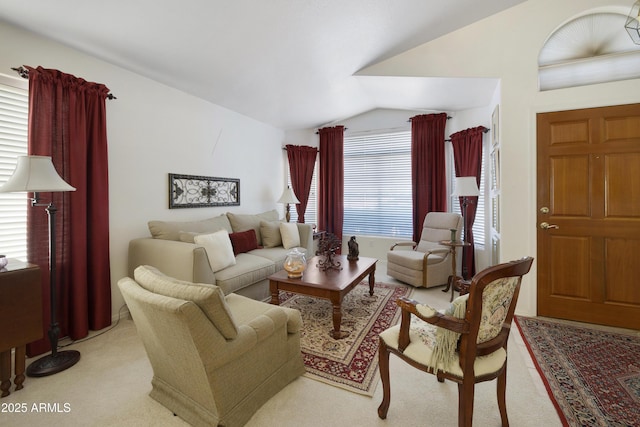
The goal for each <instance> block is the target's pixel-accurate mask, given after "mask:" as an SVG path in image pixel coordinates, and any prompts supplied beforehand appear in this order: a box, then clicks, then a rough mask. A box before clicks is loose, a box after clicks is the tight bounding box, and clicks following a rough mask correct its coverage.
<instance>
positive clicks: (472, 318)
mask: <svg viewBox="0 0 640 427" xmlns="http://www.w3.org/2000/svg"><path fill="white" fill-rule="evenodd" d="M532 263H533V258H531V257H526V258H522V259H520V260H517V261H511V262H508V263H504V264H499V265H496V266H493V267H489V268H487V269H485V270H483V271H481V272H479V273H478V274H476V275H475V276H474V277H473V279H472V281H471V285H470V287H469V291H470V292H469V299H468V301H467V309H466V315H465V319H466V321H467V322H468V324H469V333H468V334H463V336H462V338H461V340H460V355H461V359H462V355H463V353H465V352H467V354H469V353H468V352H471V354H474V355H475V356H481V355H484V354H489V353H491V352H493V351H495V350H496V349H498V348H500V347H506V345H507V340H508V338H509V330H510V325H511V322H512V320H513V315H514V312H515V308H516V304H517V302H518V295H519V292H520V284H521V282H522V276H524V275H525V274H527V273H528V272H529V270H530V269H531V264H532ZM473 359H474V357H470V358H467V362H470V363H472V361H473Z"/></svg>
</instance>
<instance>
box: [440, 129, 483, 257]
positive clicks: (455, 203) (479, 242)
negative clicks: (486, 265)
mask: <svg viewBox="0 0 640 427" xmlns="http://www.w3.org/2000/svg"><path fill="white" fill-rule="evenodd" d="M482 144H483V147H482V170H481V172H480V188H479V190H480V196H478V207H477V208H476V219H475V221H474V222H473V228H472V229H473V241H474V244H475V246H476V247H478V246H484V244H485V240H486V231H485V230H486V225H485V217H486V215H485V191H484V188H485V173H484V171H485V169H486V168H485V167H484V161H485V154H484V152H485V149H484V139H483V141H482ZM449 152H450V156H451V159H452V164H453V147H452V146H451V143H449ZM455 177H456V171H455V167H452V168H451V182H454V180H455ZM451 192H453V191H450V193H451ZM450 199H451V211H453V212H455V213H459V214H462V211H461V209H460V199H459V198H458V197H450Z"/></svg>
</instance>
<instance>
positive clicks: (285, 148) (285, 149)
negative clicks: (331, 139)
mask: <svg viewBox="0 0 640 427" xmlns="http://www.w3.org/2000/svg"><path fill="white" fill-rule="evenodd" d="M312 148H313V147H312ZM282 149H283V150H284V151H287V147H282ZM316 151H318V152H319V151H320V150H318V149H317V148H316Z"/></svg>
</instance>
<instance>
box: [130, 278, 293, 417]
mask: <svg viewBox="0 0 640 427" xmlns="http://www.w3.org/2000/svg"><path fill="white" fill-rule="evenodd" d="M134 277H135V280H133V279H131V278H129V277H126V278H123V279H121V280H120V281H119V282H118V286H119V287H120V290H121V291H122V295H123V296H124V299H125V302H126V303H127V306H128V307H129V311H130V312H131V316H132V317H133V321H134V323H135V325H136V327H137V329H138V334H139V336H140V338H141V339H142V342H143V344H144V347H145V350H146V352H147V356H148V357H149V361H150V362H151V367H152V368H153V379H152V380H151V384H152V390H151V392H150V396H151V397H152V398H153V399H155V400H157V401H158V402H160V403H161V404H162V405H164V406H165V407H167V408H168V409H169V410H170V411H172V412H173V413H174V414H175V415H178V416H179V417H180V418H182V419H183V420H185V421H186V422H188V423H189V424H191V425H194V426H216V425H224V426H227V427H228V426H242V425H244V424H245V423H246V422H247V421H248V420H249V419H250V418H251V417H252V416H253V414H254V413H255V412H256V411H257V410H258V409H259V408H260V407H261V406H262V405H263V404H264V403H265V402H266V401H267V400H269V398H271V397H272V396H273V395H275V394H276V393H277V392H278V391H280V390H281V389H282V388H284V387H285V386H286V385H287V384H288V383H290V382H291V381H293V380H294V379H295V378H296V377H298V376H299V375H301V374H303V373H304V365H303V362H302V355H301V353H300V328H301V326H302V318H301V316H300V313H299V312H298V311H296V310H291V309H287V308H284V307H277V306H273V305H270V304H267V303H263V302H260V301H255V300H252V299H249V298H246V297H242V296H240V295H236V294H230V295H228V296H226V297H225V296H224V294H223V293H222V291H221V290H220V288H218V287H217V286H214V285H205V284H196V283H190V282H185V281H181V280H176V279H173V278H171V277H169V276H165V275H164V274H162V273H160V272H159V271H158V270H157V269H155V268H153V267H149V266H140V267H138V268H136V270H135V273H134ZM167 415H168V416H169V414H167Z"/></svg>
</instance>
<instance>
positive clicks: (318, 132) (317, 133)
mask: <svg viewBox="0 0 640 427" xmlns="http://www.w3.org/2000/svg"><path fill="white" fill-rule="evenodd" d="M347 129H349V128H344V129H343V130H347ZM319 134H320V131H319V130H317V131H316V135H319Z"/></svg>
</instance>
